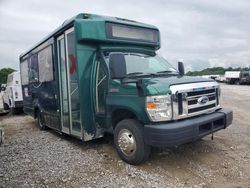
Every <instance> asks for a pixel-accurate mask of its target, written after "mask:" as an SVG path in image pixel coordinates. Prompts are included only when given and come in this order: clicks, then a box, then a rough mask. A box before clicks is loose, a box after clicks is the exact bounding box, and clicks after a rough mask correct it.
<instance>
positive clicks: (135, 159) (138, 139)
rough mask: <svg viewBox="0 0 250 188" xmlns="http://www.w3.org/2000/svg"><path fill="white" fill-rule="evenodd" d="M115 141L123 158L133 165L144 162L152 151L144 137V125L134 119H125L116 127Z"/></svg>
mask: <svg viewBox="0 0 250 188" xmlns="http://www.w3.org/2000/svg"><path fill="white" fill-rule="evenodd" d="M114 143H115V147H116V150H117V153H118V155H119V156H120V157H121V159H122V160H123V161H125V162H127V163H129V164H132V165H139V164H142V163H144V162H145V161H146V160H147V159H148V157H149V155H150V152H151V147H150V146H149V145H146V144H145V142H144V137H143V126H142V125H141V124H140V123H139V122H138V121H136V120H134V119H124V120H122V121H120V122H119V123H118V124H117V126H116V127H115V133H114Z"/></svg>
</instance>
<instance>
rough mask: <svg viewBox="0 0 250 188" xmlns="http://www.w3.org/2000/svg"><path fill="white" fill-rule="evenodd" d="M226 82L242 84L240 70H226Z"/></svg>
mask: <svg viewBox="0 0 250 188" xmlns="http://www.w3.org/2000/svg"><path fill="white" fill-rule="evenodd" d="M225 78H226V83H228V84H237V85H239V84H240V71H226V72H225Z"/></svg>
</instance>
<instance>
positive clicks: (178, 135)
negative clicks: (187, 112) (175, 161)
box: [144, 109, 233, 147]
mask: <svg viewBox="0 0 250 188" xmlns="http://www.w3.org/2000/svg"><path fill="white" fill-rule="evenodd" d="M232 120H233V112H232V111H231V110H227V109H221V110H219V111H216V112H214V113H211V114H206V115H201V116H198V117H193V118H190V119H185V120H180V121H175V122H170V123H164V124H157V125H144V136H145V137H144V138H145V142H146V144H148V145H151V146H167V147H172V146H177V145H181V144H184V143H188V142H192V141H195V140H197V139H199V138H202V137H204V136H206V135H208V134H211V133H213V132H216V131H219V130H221V129H225V128H226V127H228V126H229V125H230V124H232Z"/></svg>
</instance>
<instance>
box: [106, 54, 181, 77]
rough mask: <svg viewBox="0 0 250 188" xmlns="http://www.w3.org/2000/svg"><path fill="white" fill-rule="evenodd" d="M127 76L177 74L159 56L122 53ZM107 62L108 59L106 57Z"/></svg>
mask: <svg viewBox="0 0 250 188" xmlns="http://www.w3.org/2000/svg"><path fill="white" fill-rule="evenodd" d="M124 56H125V61H126V68H127V74H128V75H132V74H134V75H137V74H138V75H139V74H178V71H177V70H176V69H175V68H173V66H172V65H171V64H170V63H169V62H168V61H167V60H165V59H164V58H163V57H161V56H159V55H154V56H152V55H147V54H141V53H124ZM106 60H107V62H109V57H108V56H106Z"/></svg>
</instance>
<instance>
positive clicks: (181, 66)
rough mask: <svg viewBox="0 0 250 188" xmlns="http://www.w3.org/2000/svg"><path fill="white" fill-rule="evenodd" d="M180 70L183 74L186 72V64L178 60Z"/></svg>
mask: <svg viewBox="0 0 250 188" xmlns="http://www.w3.org/2000/svg"><path fill="white" fill-rule="evenodd" d="M178 70H179V73H180V75H181V76H183V75H184V74H185V69H184V64H183V63H182V62H180V61H179V62H178Z"/></svg>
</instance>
